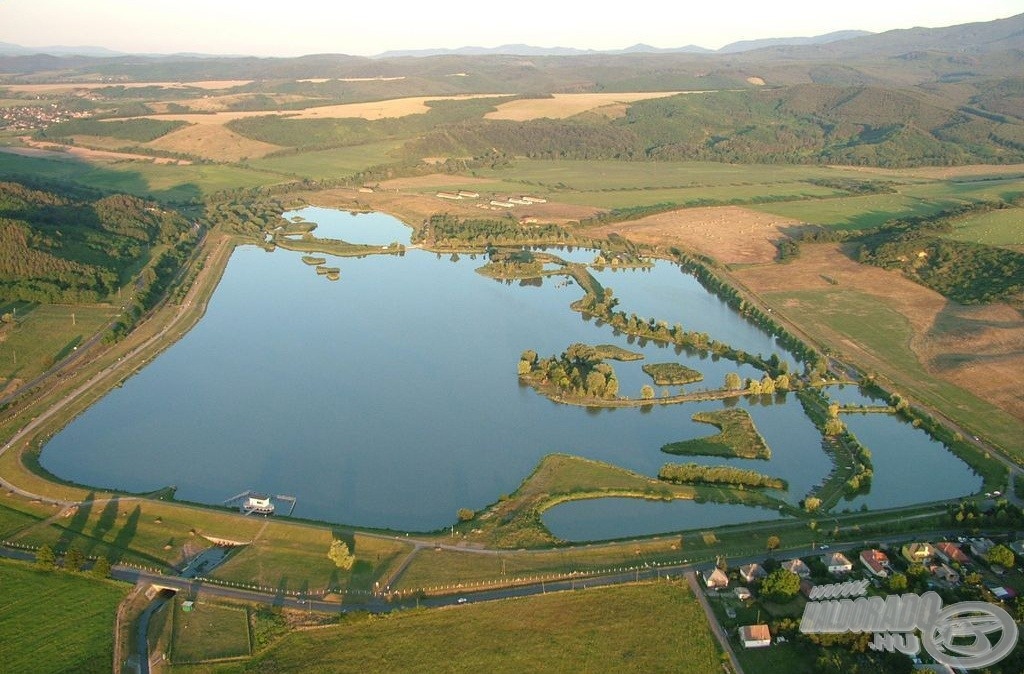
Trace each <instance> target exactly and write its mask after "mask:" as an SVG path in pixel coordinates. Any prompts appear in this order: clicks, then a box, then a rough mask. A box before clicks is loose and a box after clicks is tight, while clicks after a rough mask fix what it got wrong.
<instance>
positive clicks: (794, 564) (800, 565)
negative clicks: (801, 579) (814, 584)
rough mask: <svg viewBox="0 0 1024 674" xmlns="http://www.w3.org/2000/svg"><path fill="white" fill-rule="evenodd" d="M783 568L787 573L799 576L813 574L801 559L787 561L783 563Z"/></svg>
mask: <svg viewBox="0 0 1024 674" xmlns="http://www.w3.org/2000/svg"><path fill="white" fill-rule="evenodd" d="M782 568H784V569H785V570H786V571H792V572H793V573H795V574H796V575H798V576H799V575H802V574H806V573H810V572H811V570H810V569H809V568H808V567H807V565H806V564H804V560H802V559H800V558H796V559H790V560H787V561H785V562H783V563H782Z"/></svg>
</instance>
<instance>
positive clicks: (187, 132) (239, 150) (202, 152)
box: [146, 124, 281, 161]
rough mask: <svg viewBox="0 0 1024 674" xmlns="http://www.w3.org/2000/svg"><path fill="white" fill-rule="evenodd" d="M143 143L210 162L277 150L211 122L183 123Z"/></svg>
mask: <svg viewBox="0 0 1024 674" xmlns="http://www.w3.org/2000/svg"><path fill="white" fill-rule="evenodd" d="M146 145H147V147H152V148H156V149H158V150H167V151H169V152H182V153H185V154H190V155H197V156H200V157H204V158H206V159H212V160H214V161H239V160H241V159H243V158H249V159H256V158H258V157H263V156H265V155H268V154H270V153H271V152H273V151H275V150H280V149H281V148H280V147H279V146H277V145H272V144H270V143H264V142H263V141H259V140H253V139H251V138H246V137H245V136H240V135H239V134H237V133H235V132H234V131H232V130H230V129H228V128H227V127H224V126H217V125H213V124H194V125H192V126H186V127H185V128H183V129H178V130H177V131H172V132H171V133H169V134H167V135H166V136H161V137H160V138H157V139H156V140H154V141H151V142H149V143H147V144H146Z"/></svg>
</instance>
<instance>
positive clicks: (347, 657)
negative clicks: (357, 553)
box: [236, 582, 719, 674]
mask: <svg viewBox="0 0 1024 674" xmlns="http://www.w3.org/2000/svg"><path fill="white" fill-rule="evenodd" d="M718 668H719V655H718V649H717V645H716V644H715V641H714V638H713V636H712V635H711V632H710V630H709V628H708V625H707V620H706V618H705V617H704V615H703V612H702V611H701V609H700V606H699V604H698V603H697V601H696V599H695V598H694V597H693V596H692V595H691V594H690V592H689V590H688V589H687V588H686V587H685V586H682V585H679V584H676V583H665V582H662V583H658V584H643V585H635V586H620V587H614V588H598V589H593V590H588V591H587V592H573V593H558V594H551V595H542V596H539V597H531V598H526V599H513V600H507V601H501V602H489V603H486V604H477V605H467V606H460V607H457V608H451V609H444V610H436V611H426V612H418V611H414V612H408V613H399V614H393V615H391V616H389V617H387V618H383V619H374V620H365V621H362V622H356V623H352V624H342V625H341V626H339V627H336V628H325V629H320V630H312V631H304V632H294V633H292V634H290V635H288V636H287V637H285V638H284V639H282V640H281V641H280V642H278V643H277V644H275V645H274V646H272V647H271V648H269V649H268V650H267V651H266V652H265V653H262V654H260V655H258V656H257V657H255V658H254V659H253V661H252V662H251V663H247V664H245V665H242V666H239V668H238V670H236V671H275V672H307V671H332V672H347V671H352V672H392V671H405V672H437V671H446V672H479V671H489V672H564V671H578V672H583V671H672V672H677V673H680V674H686V673H688V672H693V673H694V674H706V673H707V672H712V671H717V670H718Z"/></svg>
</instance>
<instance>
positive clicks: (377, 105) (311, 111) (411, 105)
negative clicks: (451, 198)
mask: <svg viewBox="0 0 1024 674" xmlns="http://www.w3.org/2000/svg"><path fill="white" fill-rule="evenodd" d="M502 95H504V94H464V95H459V96H413V97H410V98H392V99H390V100H386V101H372V102H369V103H343V104H340V105H323V106H320V107H315V108H306V109H305V110H294V111H291V110H289V111H288V112H283V113H278V114H279V115H280V116H281V117H289V118H291V119H342V118H346V117H361V118H363V119H369V120H375V119H384V118H387V117H405V116H406V115H422V114H424V113H426V112H428V111H429V110H430V108H428V107H427V101H448V100H464V99H467V98H488V97H493V96H502ZM268 114H274V113H270V112H268V111H266V110H258V111H254V112H217V113H214V114H212V115H191V114H181V115H144V116H145V117H150V118H153V119H162V120H169V121H182V122H188V123H190V124H205V125H222V124H227V123H228V122H231V121H234V120H236V119H245V118H246V117H266V116H267V115H268Z"/></svg>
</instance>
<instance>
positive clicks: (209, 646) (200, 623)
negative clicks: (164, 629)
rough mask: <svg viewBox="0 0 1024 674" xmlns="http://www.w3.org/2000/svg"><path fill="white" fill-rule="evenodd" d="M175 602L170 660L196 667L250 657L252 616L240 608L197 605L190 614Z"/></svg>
mask: <svg viewBox="0 0 1024 674" xmlns="http://www.w3.org/2000/svg"><path fill="white" fill-rule="evenodd" d="M182 603H183V600H182V599H175V601H174V607H173V608H174V630H173V637H172V639H171V649H170V651H171V652H170V660H171V662H173V663H196V662H205V661H208V660H219V659H222V658H237V657H244V656H247V655H249V654H250V647H249V614H248V611H247V610H246V609H245V608H244V607H241V606H227V605H224V604H214V603H210V602H207V601H196V602H194V603H193V605H192V610H191V611H184V610H183V609H182Z"/></svg>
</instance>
